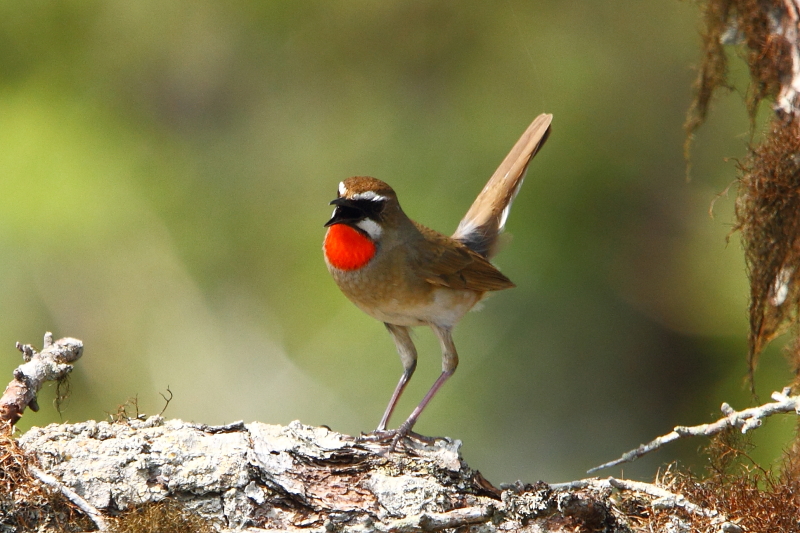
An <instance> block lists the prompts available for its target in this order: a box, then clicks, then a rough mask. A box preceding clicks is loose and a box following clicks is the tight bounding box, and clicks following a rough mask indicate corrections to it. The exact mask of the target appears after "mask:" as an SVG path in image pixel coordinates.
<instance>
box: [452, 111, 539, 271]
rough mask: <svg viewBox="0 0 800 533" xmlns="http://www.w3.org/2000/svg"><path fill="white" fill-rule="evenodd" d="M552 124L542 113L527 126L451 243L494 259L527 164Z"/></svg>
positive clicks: (459, 225) (462, 220)
mask: <svg viewBox="0 0 800 533" xmlns="http://www.w3.org/2000/svg"><path fill="white" fill-rule="evenodd" d="M552 120H553V115H550V114H547V113H542V114H541V115H539V116H538V117H536V119H534V121H533V122H532V123H531V125H530V126H528V129H526V130H525V133H523V134H522V136H521V137H520V138H519V140H518V141H517V143H516V144H515V145H514V147H513V148H511V151H510V152H509V153H508V155H507V156H506V158H505V159H503V162H502V163H500V166H499V167H497V170H495V171H494V174H492V177H491V178H489V181H488V182H487V183H486V186H484V188H483V190H482V191H481V193H480V194H479V195H478V197H477V198H476V199H475V201H474V202H473V203H472V207H470V208H469V211H467V214H466V215H465V216H464V218H463V219H461V222H460V223H459V224H458V228H457V229H456V232H455V233H454V234H453V238H454V239H456V240H457V241H461V242H462V243H464V244H465V245H467V246H468V247H469V248H471V249H472V250H474V251H475V252H477V253H479V254H481V255H482V256H484V257H486V258H487V259H490V258H491V257H492V256H493V255H494V253H495V248H496V244H497V237H498V236H499V235H500V233H501V232H502V231H503V226H505V224H506V218H508V213H509V211H510V210H511V202H513V201H514V197H515V196H516V195H517V192H519V188H520V186H521V185H522V180H524V179H525V173H526V171H527V169H528V163H530V160H531V159H533V156H534V155H536V152H538V151H539V148H541V147H542V146H543V145H544V143H545V141H546V140H547V137H548V136H549V134H550V122H551V121H552Z"/></svg>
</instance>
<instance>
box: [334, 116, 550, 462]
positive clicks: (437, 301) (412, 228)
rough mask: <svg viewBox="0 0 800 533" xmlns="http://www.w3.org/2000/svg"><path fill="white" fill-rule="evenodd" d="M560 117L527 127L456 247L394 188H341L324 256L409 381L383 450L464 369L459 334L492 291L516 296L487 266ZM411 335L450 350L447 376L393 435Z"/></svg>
mask: <svg viewBox="0 0 800 533" xmlns="http://www.w3.org/2000/svg"><path fill="white" fill-rule="evenodd" d="M552 119H553V116H552V115H549V114H542V115H539V116H538V117H536V119H535V120H534V121H533V123H531V125H530V126H528V129H527V130H525V133H523V134H522V137H520V139H519V140H518V141H517V143H516V144H515V145H514V147H513V148H512V149H511V152H509V154H508V155H507V156H506V158H505V159H504V160H503V162H502V163H501V164H500V167H499V168H498V169H497V170H496V171H495V173H494V175H492V177H491V178H490V179H489V181H488V183H487V184H486V186H485V187H484V188H483V190H482V191H481V193H480V194H479V195H478V197H477V198H476V199H475V202H474V203H473V204H472V207H470V209H469V211H467V214H466V216H464V218H463V219H462V220H461V223H460V224H459V225H458V229H456V232H455V233H454V234H453V236H452V237H447V236H445V235H443V234H441V233H439V232H437V231H434V230H432V229H428V228H426V227H425V226H422V225H421V224H417V223H416V222H414V221H412V220H411V219H409V218H408V217H407V216H406V214H405V213H404V212H403V210H402V209H401V208H400V203H399V202H398V201H397V195H396V194H395V192H394V190H392V188H391V187H389V186H388V185H387V184H386V183H384V182H382V181H380V180H377V179H375V178H370V177H365V176H356V177H353V178H348V179H346V180H345V181H343V182H341V183H339V191H338V195H337V198H336V199H335V200H333V201H332V202H331V205H335V206H336V208H335V209H334V211H333V216H332V217H331V219H330V220H329V221H328V222H326V223H325V226H326V227H327V228H328V231H327V233H326V234H325V242H324V244H323V251H324V254H325V263H326V264H327V265H328V270H329V271H330V273H331V275H332V276H333V279H334V280H335V281H336V283H337V284H338V285H339V288H340V289H341V290H342V292H343V293H344V294H345V296H347V297H348V298H349V299H350V300H351V301H352V302H353V303H354V304H356V306H358V307H359V308H360V309H361V310H362V311H364V312H365V313H367V314H368V315H370V316H371V317H373V318H376V319H378V320H380V321H381V322H383V323H384V324H385V325H386V329H388V330H389V333H391V334H392V338H393V339H394V342H395V345H396V346H397V351H398V353H399V354H400V360H401V362H402V363H403V369H404V370H403V375H402V376H401V377H400V381H399V383H398V384H397V387H396V388H395V390H394V393H393V394H392V397H391V399H390V400H389V405H388V406H387V407H386V411H385V412H384V414H383V418H381V422H380V424H378V428H377V429H376V430H375V431H374V432H373V433H372V434H371V436H372V437H373V438H375V439H376V440H391V441H392V448H394V446H396V444H397V443H398V441H399V440H400V439H402V438H404V437H406V436H408V435H409V434H410V432H411V428H412V427H414V423H415V422H416V421H417V418H419V415H420V414H421V413H422V411H423V409H425V406H426V405H428V402H430V401H431V398H433V396H434V395H435V394H436V392H437V391H438V390H439V388H440V387H441V386H442V384H444V382H445V381H447V378H449V377H450V376H451V375H452V374H453V372H454V371H455V369H456V366H457V365H458V354H457V353H456V347H455V345H454V344H453V337H452V331H453V326H455V325H456V323H457V322H458V321H459V320H460V319H461V317H462V316H464V314H465V313H466V312H467V311H469V310H470V309H471V308H472V307H473V306H474V305H475V304H476V303H478V302H479V301H480V300H481V299H482V298H483V297H484V295H485V294H486V292H487V291H498V290H501V289H508V288H511V287H514V284H513V283H512V282H511V280H509V279H508V278H507V277H505V276H504V275H503V274H501V273H500V271H499V270H497V268H495V267H494V266H493V265H492V264H491V263H490V262H489V260H490V259H491V258H492V256H493V255H494V252H495V248H496V244H497V237H498V235H499V234H500V232H501V231H502V230H503V226H504V225H505V222H506V218H507V217H508V212H509V210H510V208H511V202H512V200H513V199H514V197H515V196H516V194H517V192H518V191H519V188H520V185H522V180H523V178H524V177H525V171H526V169H527V167H528V163H529V162H530V160H531V158H532V157H533V156H534V155H535V154H536V152H537V151H538V150H539V148H541V147H542V145H543V144H544V143H545V141H546V140H547V137H548V135H549V133H550V122H551V121H552ZM412 326H430V327H431V329H432V330H433V332H434V333H435V334H436V336H437V337H438V339H439V343H440V344H441V347H442V373H441V375H440V376H439V378H438V379H437V380H436V382H435V383H434V384H433V386H432V387H431V388H430V390H429V391H428V393H427V394H426V395H425V397H424V398H423V399H422V401H421V402H420V403H419V405H418V406H417V407H416V409H414V411H413V412H412V413H411V415H410V416H409V417H408V419H406V421H405V422H404V423H403V424H402V425H401V426H400V427H399V428H398V429H396V430H387V429H386V425H387V424H388V422H389V417H391V415H392V411H393V410H394V407H395V405H396V404H397V400H398V399H399V398H400V395H401V394H402V393H403V389H405V387H406V384H407V383H408V380H409V379H411V376H412V374H413V373H414V369H415V368H416V366H417V349H416V348H415V347H414V342H413V341H412V340H411V334H410V328H411V327H412Z"/></svg>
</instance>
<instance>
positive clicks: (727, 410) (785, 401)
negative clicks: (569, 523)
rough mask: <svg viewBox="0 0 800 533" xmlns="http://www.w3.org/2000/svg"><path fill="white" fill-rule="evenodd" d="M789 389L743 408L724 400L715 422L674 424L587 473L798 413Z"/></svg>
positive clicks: (799, 400)
mask: <svg viewBox="0 0 800 533" xmlns="http://www.w3.org/2000/svg"><path fill="white" fill-rule="evenodd" d="M790 393H791V389H790V388H788V387H787V388H785V389H783V391H782V392H773V393H772V399H773V400H775V401H774V402H770V403H766V404H764V405H760V406H758V407H751V408H749V409H744V410H742V411H735V410H734V409H733V408H732V407H731V406H730V405H728V404H727V403H723V404H722V407H721V411H722V414H723V415H725V416H724V417H723V418H720V419H719V420H717V421H716V422H713V423H711V424H701V425H699V426H677V427H676V428H675V429H674V430H672V431H671V432H669V433H667V434H666V435H661V436H660V437H656V438H655V439H653V440H652V441H650V442H648V443H647V444H642V445H641V446H639V447H638V448H635V449H633V450H631V451H629V452H626V453H624V454H622V456H621V457H620V458H618V459H615V460H613V461H609V462H608V463H605V464H602V465H600V466H596V467H594V468H592V469H591V470H589V471H588V473H589V474H591V473H593V472H597V471H598V470H602V469H604V468H610V467H612V466H617V465H619V464H622V463H630V462H632V461H635V460H636V459H638V458H639V457H642V456H643V455H646V454H648V453H650V452H652V451H653V450H657V449H659V448H661V447H662V446H664V445H665V444H669V443H670V442H673V441H676V440H678V439H680V438H684V437H701V436H702V437H711V436H713V435H716V434H718V433H721V432H723V431H725V430H727V429H730V428H737V429H740V430H741V431H742V433H747V432H748V431H750V430H751V429H753V428H757V427H759V426H761V422H762V420H763V419H765V418H767V417H769V416H772V415H774V414H778V413H792V412H794V413H797V414H800V396H790Z"/></svg>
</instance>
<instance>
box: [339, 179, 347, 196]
mask: <svg viewBox="0 0 800 533" xmlns="http://www.w3.org/2000/svg"><path fill="white" fill-rule="evenodd" d="M345 194H347V187H345V186H344V182H343V181H340V182H339V196H344V195H345Z"/></svg>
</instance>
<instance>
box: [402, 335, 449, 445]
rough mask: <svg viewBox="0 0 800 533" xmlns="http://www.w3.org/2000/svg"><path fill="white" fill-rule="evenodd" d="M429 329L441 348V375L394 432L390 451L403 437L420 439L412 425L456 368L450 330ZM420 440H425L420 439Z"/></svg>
mask: <svg viewBox="0 0 800 533" xmlns="http://www.w3.org/2000/svg"><path fill="white" fill-rule="evenodd" d="M431 329H433V332H434V333H435V334H436V336H437V337H438V338H439V344H441V346H442V373H441V374H440V375H439V377H438V378H437V380H436V381H435V382H434V384H433V386H432V387H431V388H430V390H429V391H428V393H427V394H426V395H425V397H424V398H422V401H421V402H419V405H418V406H417V407H416V408H415V409H414V410H413V411H412V412H411V415H410V416H409V417H408V418H407V419H406V421H405V422H403V423H402V424H401V425H400V427H399V428H397V429H396V430H395V432H394V438H392V445H391V448H390V450H394V448H395V447H396V446H397V443H398V442H400V440H401V439H403V438H404V437H407V436H409V435H412V436H414V437H415V438H420V437H421V435H417V434H416V433H412V431H411V428H413V427H414V424H416V422H417V418H419V415H421V414H422V411H423V410H424V409H425V406H427V405H428V403H429V402H430V401H431V400H432V399H433V397H434V396H435V395H436V393H437V392H438V391H439V389H440V388H441V387H442V385H444V382H445V381H447V379H448V378H449V377H450V376H452V375H453V373H454V372H455V371H456V367H457V366H458V353H457V352H456V345H455V344H454V343H453V336H452V328H450V327H443V326H437V325H435V324H431ZM421 440H426V439H425V438H422V439H421Z"/></svg>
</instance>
